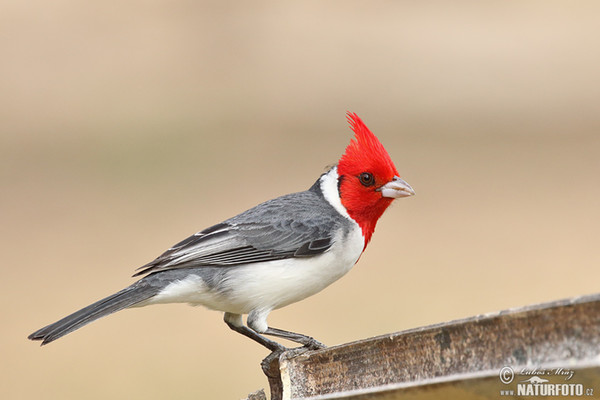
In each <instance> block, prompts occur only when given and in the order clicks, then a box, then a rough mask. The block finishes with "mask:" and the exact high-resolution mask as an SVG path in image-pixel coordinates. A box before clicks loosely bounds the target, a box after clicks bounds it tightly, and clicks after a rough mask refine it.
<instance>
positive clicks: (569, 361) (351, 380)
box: [263, 294, 600, 400]
mask: <svg viewBox="0 0 600 400" xmlns="http://www.w3.org/2000/svg"><path fill="white" fill-rule="evenodd" d="M299 353H300V354H299ZM599 354H600V294H595V295H590V296H582V297H577V298H572V299H566V300H559V301H553V302H549V303H543V304H537V305H532V306H526V307H520V308H514V309H510V310H505V311H500V312H495V313H490V314H485V315H479V316H475V317H471V318H466V319H462V320H457V321H451V322H446V323H441V324H436V325H431V326H427V327H423V328H416V329H410V330H407V331H403V332H396V333H392V334H389V335H382V336H378V337H374V338H369V339H363V340H359V341H357V342H352V343H347V344H343V345H340V346H334V347H330V348H327V349H323V350H317V351H310V352H308V351H304V352H298V351H294V350H292V351H288V352H284V353H283V354H281V355H279V356H277V355H271V356H270V357H267V358H266V359H265V360H264V361H263V370H264V371H265V373H266V374H267V377H268V379H269V385H270V388H271V399H273V400H279V399H286V400H287V399H303V398H323V399H327V398H332V399H333V398H344V397H331V396H335V395H339V394H340V393H352V392H353V391H365V390H367V391H369V390H371V391H374V392H373V393H375V392H377V391H378V390H382V388H385V387H388V388H389V387H390V385H409V386H410V385H412V386H420V387H423V385H425V386H430V385H439V384H440V382H442V381H443V380H444V379H450V378H449V377H463V378H464V379H467V377H469V376H471V377H475V376H479V375H478V374H481V373H482V371H484V373H485V371H495V374H496V376H497V375H498V374H499V373H500V371H501V369H502V368H504V367H509V368H516V366H523V365H528V366H531V367H532V368H535V367H539V368H546V366H548V365H562V366H563V367H561V368H564V367H570V368H574V369H576V368H577V367H578V366H583V365H588V364H590V363H592V364H593V365H597V363H598V360H599ZM594 363H596V364H594ZM461 379H462V378H461ZM469 379H470V378H469ZM440 380H441V381H440ZM434 382H437V383H434ZM407 387H408V386H407ZM402 388H404V386H403V387H402ZM397 389H401V387H400V386H398V388H397ZM403 390H406V388H404V389H403ZM598 390H600V387H599V388H598ZM323 396H325V397H323ZM327 396H329V397H327ZM373 398H375V397H373Z"/></svg>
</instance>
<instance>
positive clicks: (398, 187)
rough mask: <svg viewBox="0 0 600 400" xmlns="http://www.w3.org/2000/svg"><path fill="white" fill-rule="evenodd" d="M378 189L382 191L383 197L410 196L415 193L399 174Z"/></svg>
mask: <svg viewBox="0 0 600 400" xmlns="http://www.w3.org/2000/svg"><path fill="white" fill-rule="evenodd" d="M377 190H378V191H380V192H381V195H382V196H383V197H391V198H392V199H397V198H399V197H408V196H412V195H414V194H415V191H414V190H413V188H412V187H410V185H409V184H408V183H406V182H405V181H404V180H403V179H401V178H400V177H399V176H395V177H394V179H392V180H391V181H389V182H388V183H386V184H385V185H383V186H381V187H380V188H379V189H377Z"/></svg>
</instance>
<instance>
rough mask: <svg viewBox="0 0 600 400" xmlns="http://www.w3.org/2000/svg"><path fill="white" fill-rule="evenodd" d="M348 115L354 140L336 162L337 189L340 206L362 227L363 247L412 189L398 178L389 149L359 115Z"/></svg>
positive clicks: (411, 193)
mask: <svg viewBox="0 0 600 400" xmlns="http://www.w3.org/2000/svg"><path fill="white" fill-rule="evenodd" d="M347 116H348V122H349V123H350V127H351V128H352V130H353V131H354V139H352V140H351V141H350V144H349V145H348V147H346V151H345V152H344V154H343V155H342V157H341V158H340V161H339V162H338V166H337V171H338V189H339V194H340V199H341V202H342V205H343V206H344V207H345V208H346V211H347V212H348V215H350V217H351V218H352V219H353V220H354V221H356V223H358V224H359V226H360V227H361V229H362V232H363V236H364V238H365V247H366V246H367V244H368V243H369V240H370V239H371V235H372V234H373V231H374V230H375V225H376V224H377V220H378V219H379V217H381V214H383V212H384V211H385V209H386V208H387V207H388V206H389V205H390V204H391V203H392V201H393V200H394V199H397V198H399V197H406V196H412V195H414V194H415V192H414V190H413V189H412V188H411V187H410V185H409V184H408V183H406V182H405V181H404V180H402V179H400V176H399V174H398V170H397V169H396V167H395V166H394V163H393V162H392V160H391V158H390V156H389V154H388V152H387V151H386V150H385V148H384V147H383V145H382V144H381V142H380V141H379V140H378V139H377V137H376V136H375V135H373V133H372V132H371V131H370V130H369V128H367V126H366V125H365V124H364V123H363V122H362V120H361V119H360V118H359V117H358V115H356V114H354V113H348V114H347Z"/></svg>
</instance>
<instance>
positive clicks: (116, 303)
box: [27, 281, 158, 345]
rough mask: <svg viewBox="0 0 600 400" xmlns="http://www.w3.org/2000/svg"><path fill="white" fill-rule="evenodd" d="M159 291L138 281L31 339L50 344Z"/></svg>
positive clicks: (43, 330) (32, 335)
mask: <svg viewBox="0 0 600 400" xmlns="http://www.w3.org/2000/svg"><path fill="white" fill-rule="evenodd" d="M157 292H158V289H157V288H156V287H155V286H152V285H147V284H144V282H143V281H138V282H136V283H134V284H133V285H131V286H129V287H127V288H125V289H123V290H121V291H119V292H117V293H115V294H112V295H110V296H108V297H106V298H104V299H102V300H99V301H97V302H95V303H94V304H90V305H89V306H87V307H85V308H82V309H81V310H79V311H76V312H74V313H73V314H71V315H68V316H66V317H64V318H63V319H61V320H59V321H56V322H55V323H53V324H50V325H48V326H46V327H44V328H42V329H39V330H37V331H35V332H33V333H32V334H31V335H29V336H28V337H27V338H28V339H30V340H41V341H42V345H45V344H48V343H50V342H52V341H54V340H56V339H58V338H61V337H63V336H64V335H66V334H67V333H70V332H73V331H74V330H77V329H79V328H81V327H82V326H84V325H86V324H89V323H90V322H92V321H95V320H97V319H98V318H102V317H104V316H106V315H109V314H112V313H114V312H117V311H120V310H123V309H125V308H127V307H131V306H134V305H136V304H138V303H141V302H142V301H144V300H148V299H149V298H150V297H152V296H154V295H155V294H156V293H157Z"/></svg>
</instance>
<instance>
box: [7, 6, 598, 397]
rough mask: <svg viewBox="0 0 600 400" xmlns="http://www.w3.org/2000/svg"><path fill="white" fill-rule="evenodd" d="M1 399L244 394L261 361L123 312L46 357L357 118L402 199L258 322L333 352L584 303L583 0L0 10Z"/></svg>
mask: <svg viewBox="0 0 600 400" xmlns="http://www.w3.org/2000/svg"><path fill="white" fill-rule="evenodd" d="M0 7H1V9H0V21H1V26H2V28H1V29H0V31H1V35H0V49H1V53H2V61H1V62H0V93H1V94H0V121H1V124H0V125H1V128H0V129H1V133H0V166H1V167H0V173H1V179H2V188H3V190H2V196H0V206H1V208H0V209H1V210H2V231H1V232H2V237H1V239H2V240H1V243H2V262H1V264H0V268H1V272H2V279H1V280H0V285H1V286H0V289H1V290H0V295H1V296H2V299H1V301H0V312H1V313H2V321H3V329H2V332H1V333H0V339H1V340H0V346H1V348H0V354H2V363H0V381H1V384H0V397H2V398H4V399H34V398H45V399H68V398H73V399H74V398H86V399H107V398H147V399H165V398H177V399H197V398H222V399H238V398H242V397H244V396H246V395H247V394H248V393H249V392H252V391H254V390H256V389H259V388H261V387H266V386H267V381H266V379H265V377H264V376H263V375H262V372H261V370H260V368H259V362H260V360H261V359H262V358H263V357H265V356H266V355H267V352H266V350H265V349H263V348H261V347H260V346H258V345H257V344H255V343H253V342H251V341H249V340H248V339H246V338H244V337H242V336H241V335H239V334H236V333H234V332H232V331H230V330H229V329H228V328H227V327H226V326H225V324H224V323H223V322H222V315H220V313H218V312H214V311H208V310H205V309H203V308H192V307H188V306H186V305H164V306H154V307H148V308H145V309H137V310H126V311H123V312H121V313H118V314H115V315H113V316H110V317H108V318H105V319H102V320H99V321H97V322H95V323H94V324H92V325H89V326H87V327H85V328H83V329H81V330H80V331H77V332H75V333H73V334H71V335H69V336H66V337H65V338H63V339H61V340H59V341H57V342H55V343H52V344H51V345H49V346H46V347H44V348H39V346H38V345H37V344H36V343H32V342H29V341H27V340H26V336H27V335H28V334H29V333H31V332H32V331H33V330H35V329H37V328H40V327H42V326H43V325H46V324H48V323H50V322H53V321H55V320H57V319H58V318H61V317H63V316H65V315H66V314H68V313H70V312H73V311H75V310H77V309H79V308H80V307H83V306H85V305H88V304H89V303H91V302H93V301H95V300H97V299H99V298H102V297H104V296H106V295H108V294H110V293H113V292H115V291H117V290H119V289H121V288H123V287H125V286H127V285H128V284H130V283H131V282H133V279H132V278H130V275H131V274H132V273H133V271H134V269H135V268H136V267H138V266H140V265H142V264H144V263H146V262H148V261H150V260H151V259H153V258H154V257H155V256H157V255H159V254H160V253H161V252H162V251H163V250H165V249H166V248H167V247H169V246H170V245H172V244H174V243H176V242H178V241H179V240H181V239H183V238H185V237H187V235H190V234H192V233H194V232H196V231H198V230H200V229H202V228H205V227H207V226H209V225H212V224H214V223H217V222H220V221H221V220H223V219H225V218H228V217H230V216H233V215H234V214H237V213H238V212H241V211H243V210H245V209H247V208H249V207H251V206H254V205H256V204H258V203H259V202H262V201H264V200H267V199H270V198H272V197H275V196H278V195H281V194H285V193H288V192H294V191H300V190H304V189H305V188H308V187H309V186H310V185H311V184H312V183H313V182H314V181H315V180H316V179H317V178H318V176H319V175H320V174H321V173H322V172H323V171H324V170H325V167H326V166H327V165H331V164H333V163H335V162H336V160H337V158H338V157H339V156H340V155H341V154H342V152H343V151H344V148H345V146H346V145H347V143H348V142H349V140H350V138H351V132H350V130H349V129H348V127H347V123H346V118H345V115H344V114H345V112H346V111H347V110H349V111H353V112H356V113H358V114H359V115H360V116H361V117H362V118H363V119H364V121H365V122H366V123H367V125H368V126H369V127H370V128H371V130H372V131H373V132H375V134H376V135H378V137H379V138H380V140H381V141H382V142H383V143H384V145H385V146H386V148H387V150H388V152H389V153H390V154H391V156H392V158H393V159H394V160H395V163H396V166H397V167H398V169H399V171H400V173H401V175H402V176H403V177H404V178H405V179H406V180H407V181H408V182H409V183H410V184H411V185H412V186H413V187H414V188H415V190H416V192H417V195H416V196H414V197H412V198H408V199H401V200H398V201H397V202H396V203H395V204H394V205H393V207H392V208H391V209H389V210H388V211H387V212H386V214H385V215H384V218H383V219H382V220H381V221H380V223H379V225H378V228H377V231H376V233H375V235H374V238H373V241H372V242H371V244H370V245H369V248H368V251H367V252H366V253H365V255H364V256H363V257H362V258H361V260H360V262H359V263H358V265H357V266H356V267H355V268H354V269H353V270H352V271H351V272H350V273H349V274H348V275H347V276H345V277H344V278H343V279H342V280H340V281H338V282H337V283H335V284H334V285H332V286H331V287H330V288H328V289H327V290H325V291H323V292H322V293H320V294H318V295H316V296H314V297H312V298H309V299H307V300H305V301H303V302H301V303H298V304H295V305H291V306H289V307H287V308H285V309H282V310H279V311H276V312H274V313H272V314H271V316H270V318H269V322H270V324H271V325H272V326H275V327H280V328H284V329H289V330H295V331H299V332H303V333H307V334H310V335H313V336H315V337H316V338H318V339H319V340H321V341H323V342H324V343H327V344H329V345H335V344H340V343H344V342H348V341H353V340H357V339H361V338H366V337H370V336H374V335H380V334H385V333H389V332H395V331H399V330H404V329H408V328H414V327H419V326H424V325H428V324H433V323H438V322H444V321H449V320H453V319H457V318H464V317H468V316H472V315H476V314H480V313H487V312H492V311H497V310H501V309H506V308H510V307H517V306H522V305H526V304H532V303H539V302H545V301H551V300H555V299H561V298H565V297H571V296H579V295H583V294H589V293H594V292H597V291H599V290H600V287H599V285H600V284H599V282H600V270H599V268H598V266H599V264H600V253H599V250H598V247H599V246H598V244H599V234H598V229H599V222H600V207H599V204H600V184H599V178H598V177H599V176H600V135H599V132H600V112H599V111H600V3H598V2H595V1H587V2H586V1H582V2H566V1H519V2H505V1H499V0H498V1H488V2H444V1H439V2H408V1H374V2H359V1H344V2H340V1H338V2H326V3H325V2H318V1H304V2H296V3H292V2H274V1H259V2H251V3H246V2H229V1H179V0H175V1H173V0H170V1H163V0H144V1H127V2H122V1H111V0H109V1H102V2H99V1H96V2H79V1H73V0H59V1H53V2H46V1H39V0H33V1H29V2H22V1H14V0H5V1H3V2H2V4H1V6H0Z"/></svg>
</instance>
